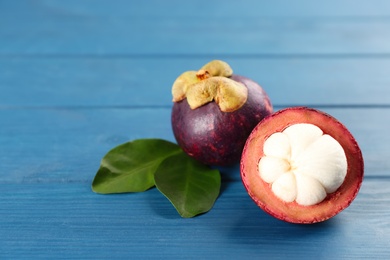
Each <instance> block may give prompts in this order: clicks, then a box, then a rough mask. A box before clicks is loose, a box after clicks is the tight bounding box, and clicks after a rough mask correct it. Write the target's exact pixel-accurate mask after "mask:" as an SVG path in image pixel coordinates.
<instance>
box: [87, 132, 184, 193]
mask: <svg viewBox="0 0 390 260" xmlns="http://www.w3.org/2000/svg"><path fill="white" fill-rule="evenodd" d="M178 153H182V150H181V149H180V147H179V146H178V145H176V144H174V143H171V142H168V141H165V140H161V139H138V140H135V141H132V142H127V143H124V144H121V145H119V146H117V147H115V148H114V149H112V150H110V151H109V152H108V153H107V154H106V155H105V156H104V157H103V159H102V161H101V164H100V168H99V170H98V172H97V173H96V176H95V178H94V180H93V182H92V190H93V191H94V192H97V193H102V194H107V193H123V192H141V191H145V190H147V189H150V188H151V187H153V186H154V178H153V174H154V173H155V171H156V169H157V167H158V166H159V165H160V163H161V162H162V161H163V160H164V159H165V158H168V157H170V156H172V155H175V154H178Z"/></svg>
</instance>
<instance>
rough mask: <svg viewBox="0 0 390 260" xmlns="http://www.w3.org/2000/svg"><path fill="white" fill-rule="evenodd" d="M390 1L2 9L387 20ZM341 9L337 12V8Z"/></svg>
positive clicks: (27, 4) (56, 4) (120, 1)
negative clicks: (379, 18)
mask: <svg viewBox="0 0 390 260" xmlns="http://www.w3.org/2000/svg"><path fill="white" fill-rule="evenodd" d="M388 4H389V3H388V1H386V0H375V1H371V2H367V1H358V4H357V1H354V0H329V1H322V2H320V3H313V1H310V0H296V1H294V2H291V1H285V0H275V1H272V2H269V1H264V0H263V1H258V0H245V2H242V3H240V4H237V3H236V2H234V1H223V0H214V1H212V2H210V1H207V0H198V1H196V2H188V1H180V0H171V1H167V2H161V1H158V0H150V1H148V2H139V1H138V2H137V1H127V0H117V1H115V2H112V1H110V0H92V1H91V0H83V1H79V0H68V1H66V2H64V1H61V0H50V1H47V0H34V1H31V0H30V1H21V2H19V1H13V0H3V1H1V3H0V7H1V9H3V10H4V9H5V10H9V9H11V10H18V13H21V14H24V15H38V14H42V13H50V12H52V13H56V14H62V15H66V14H68V15H85V16H104V17H107V16H108V17H112V16H115V17H122V16H144V17H149V18H152V17H169V16H173V17H189V18H193V17H194V16H203V17H207V16H209V15H211V14H212V15H215V16H217V17H220V16H222V17H223V16H234V15H235V16H240V15H245V16H266V17H278V18H283V17H285V16H288V17H289V16H303V17H305V16H320V17H321V16H336V17H337V16H386V15H389V9H387V8H386V7H388ZM335 6H337V8H335Z"/></svg>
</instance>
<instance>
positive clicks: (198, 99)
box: [172, 60, 273, 166]
mask: <svg viewBox="0 0 390 260" xmlns="http://www.w3.org/2000/svg"><path fill="white" fill-rule="evenodd" d="M172 95H173V102H174V104H173V108H172V130H173V133H174V136H175V138H176V141H177V142H178V144H179V146H180V147H181V148H182V149H183V150H184V151H185V152H186V153H187V154H188V155H190V156H192V157H194V158H195V159H197V160H198V161H200V162H202V163H204V164H207V165H219V166H227V165H232V164H235V163H238V162H239V161H240V158H241V153H242V150H243V147H244V145H245V142H246V140H247V138H248V136H249V134H250V133H251V132H252V130H253V128H254V127H255V126H256V125H257V124H258V123H259V122H260V121H261V120H262V119H263V118H264V117H266V116H268V115H270V114H271V113H272V110H273V108H272V105H271V102H270V99H269V97H268V95H267V94H266V93H265V91H264V89H263V88H262V87H261V86H260V85H259V84H257V83H256V82H254V81H253V80H251V79H249V78H246V77H243V76H239V75H234V74H233V71H232V69H231V68H230V66H229V65H228V64H227V63H226V62H224V61H221V60H214V61H211V62H209V63H207V64H206V65H205V66H203V67H202V68H201V69H200V70H198V71H187V72H184V73H183V74H181V75H180V76H179V77H178V78H177V79H176V81H175V82H174V84H173V87H172Z"/></svg>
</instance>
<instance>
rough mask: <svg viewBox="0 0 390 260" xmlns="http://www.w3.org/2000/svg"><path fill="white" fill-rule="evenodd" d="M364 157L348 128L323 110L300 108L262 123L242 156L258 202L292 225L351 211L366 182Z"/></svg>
mask: <svg viewBox="0 0 390 260" xmlns="http://www.w3.org/2000/svg"><path fill="white" fill-rule="evenodd" d="M363 165H364V164H363V156H362V153H361V150H360V148H359V145H358V144H357V142H356V140H355V138H354V137H353V136H352V134H351V133H350V132H349V131H348V129H347V128H346V127H345V126H344V125H343V124H342V123H341V122H340V121H338V120H337V119H336V118H334V117H332V116H331V115H329V114H326V113H324V112H322V111H319V110H316V109H312V108H307V107H294V108H286V109H283V110H280V111H278V112H276V113H274V114H272V115H271V116H269V117H267V118H266V119H264V120H263V121H261V122H260V123H259V124H258V125H257V126H256V127H255V128H254V129H253V131H252V133H251V134H250V136H249V138H248V140H247V142H246V144H245V147H244V150H243V154H242V158H241V177H242V181H243V183H244V186H245V188H246V190H247V191H248V193H249V195H250V197H251V198H252V199H253V201H254V202H255V203H256V204H257V205H258V206H259V207H260V208H262V209H263V210H264V211H265V212H267V213H269V214H270V215H272V216H274V217H276V218H278V219H280V220H283V221H286V222H291V223H302V224H310V223H316V222H321V221H325V220H327V219H329V218H331V217H333V216H335V215H337V214H338V213H340V212H341V211H342V210H344V209H345V208H347V207H348V206H349V205H350V204H351V203H352V201H353V200H354V199H355V197H356V196H357V194H358V191H359V189H360V186H361V183H362V180H363V172H364V166H363Z"/></svg>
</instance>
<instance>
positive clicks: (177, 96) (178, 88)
mask: <svg viewBox="0 0 390 260" xmlns="http://www.w3.org/2000/svg"><path fill="white" fill-rule="evenodd" d="M200 80H201V79H199V78H198V77H197V71H194V70H190V71H186V72H184V73H183V74H181V75H180V76H179V77H178V78H177V79H176V80H175V82H174V83H173V86H172V96H173V102H179V101H181V100H183V99H185V98H186V92H187V88H188V86H190V85H192V84H194V83H197V82H199V81H200Z"/></svg>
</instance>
